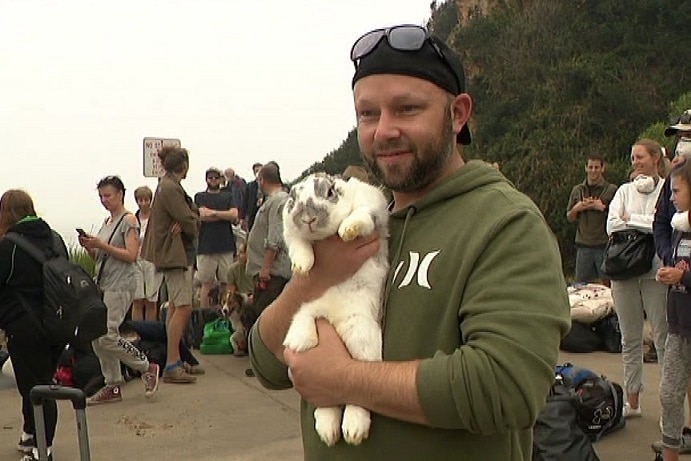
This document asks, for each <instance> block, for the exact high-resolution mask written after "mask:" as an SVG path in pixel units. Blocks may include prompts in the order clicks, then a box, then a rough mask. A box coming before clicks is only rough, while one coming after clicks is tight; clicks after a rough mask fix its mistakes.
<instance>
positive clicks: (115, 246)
mask: <svg viewBox="0 0 691 461" xmlns="http://www.w3.org/2000/svg"><path fill="white" fill-rule="evenodd" d="M97 188H98V195H99V198H100V199H101V204H102V205H103V207H104V208H105V209H106V210H108V211H109V212H110V216H109V217H108V218H107V219H106V220H105V221H104V223H103V225H102V226H101V229H100V230H99V231H98V234H97V235H95V236H91V235H86V233H84V234H85V235H81V233H80V236H79V243H80V245H82V246H83V247H84V248H85V249H86V250H87V251H88V252H89V255H90V256H91V257H92V258H93V259H94V261H96V283H97V284H98V286H99V288H100V289H101V290H102V291H103V302H104V303H105V304H106V307H107V308H108V332H107V333H106V334H105V335H104V336H101V337H100V338H98V339H96V340H94V341H93V343H92V344H93V347H94V352H95V353H96V355H97V356H98V359H99V362H100V363H101V372H102V373H103V377H104V378H105V382H106V385H105V386H104V387H102V388H101V389H100V390H99V391H98V392H96V393H95V394H94V395H92V396H91V397H89V398H88V399H87V404H89V405H97V404H101V403H111V402H119V401H121V400H122V394H121V390H120V386H121V384H122V383H123V377H122V371H121V368H120V362H122V363H124V364H125V365H127V366H129V367H130V368H132V369H133V370H137V371H140V372H141V373H142V375H141V376H142V380H143V381H144V395H145V396H146V397H147V398H149V397H151V396H153V394H154V393H155V392H156V390H157V389H158V372H159V367H158V365H156V364H155V363H149V360H148V359H147V357H146V355H144V353H142V352H141V351H139V350H138V349H137V348H136V347H134V346H133V345H132V344H131V343H130V342H129V341H127V340H125V339H124V338H122V337H121V336H120V333H119V328H120V324H121V323H122V322H123V320H125V315H126V314H127V311H128V310H129V308H130V304H131V303H132V298H133V297H134V290H135V286H136V281H135V265H134V264H135V262H136V260H137V255H138V254H139V222H138V221H137V218H136V217H135V216H134V215H133V214H132V213H130V212H129V211H127V210H126V209H125V205H124V201H125V185H124V184H123V182H122V180H121V179H120V178H119V177H118V176H106V177H105V178H103V179H101V180H100V181H99V182H98V186H97ZM77 232H79V230H78V231H77Z"/></svg>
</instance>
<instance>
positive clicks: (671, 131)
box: [665, 109, 691, 136]
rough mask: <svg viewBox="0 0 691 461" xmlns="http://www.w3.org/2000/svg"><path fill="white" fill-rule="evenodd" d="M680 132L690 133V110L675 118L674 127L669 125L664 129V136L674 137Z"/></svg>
mask: <svg viewBox="0 0 691 461" xmlns="http://www.w3.org/2000/svg"><path fill="white" fill-rule="evenodd" d="M680 131H691V109H686V110H685V111H684V113H683V114H681V115H680V116H679V118H677V121H676V122H675V123H674V125H670V126H668V127H667V128H666V129H665V136H674V135H676V134H677V133H678V132H680Z"/></svg>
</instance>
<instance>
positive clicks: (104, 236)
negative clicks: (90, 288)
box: [0, 147, 290, 461]
mask: <svg viewBox="0 0 691 461" xmlns="http://www.w3.org/2000/svg"><path fill="white" fill-rule="evenodd" d="M158 155H159V157H160V160H161V164H162V166H163V169H164V170H165V174H164V175H163V176H162V177H161V178H160V180H159V183H158V186H157V188H156V191H155V192H154V191H152V190H151V189H150V188H148V187H147V186H141V187H138V188H136V189H135V191H134V198H135V201H136V203H137V207H138V209H137V210H136V212H134V213H131V212H130V211H129V210H127V209H126V208H125V205H124V203H125V194H126V188H125V184H124V183H123V181H122V180H121V179H120V177H118V176H116V175H113V176H106V177H104V178H102V179H101V180H100V181H98V183H97V185H96V191H97V193H98V198H99V200H100V202H101V204H102V206H103V207H104V209H105V210H106V211H107V213H108V215H107V217H106V219H105V220H104V221H103V224H102V225H101V227H100V229H99V230H98V231H97V232H96V233H95V235H90V234H88V233H86V232H84V231H82V230H78V232H79V235H78V242H79V245H80V246H81V247H82V248H83V249H84V251H85V252H86V253H87V254H88V255H89V256H90V257H91V258H92V259H93V261H94V263H95V274H94V280H95V282H96V284H97V286H98V288H99V289H100V290H101V292H102V293H103V303H104V304H105V306H106V308H107V333H106V334H105V335H103V336H101V337H99V338H97V339H95V340H94V341H93V342H92V343H91V345H90V347H91V348H93V352H94V353H95V355H96V357H97V358H98V362H99V364H100V371H101V373H102V376H103V382H104V383H105V384H104V386H103V387H102V388H100V389H99V390H97V391H96V392H95V393H93V394H92V395H90V396H89V397H88V398H87V404H88V405H98V404H105V403H114V402H119V401H121V400H122V385H123V383H124V382H125V377H124V376H123V370H133V371H134V372H135V373H137V374H139V375H140V376H141V379H142V381H143V383H144V395H145V397H146V398H147V399H148V398H151V397H152V396H153V395H154V394H155V393H156V391H157V390H158V387H159V379H160V380H162V381H163V382H164V383H168V384H192V383H194V382H196V380H197V376H198V375H202V374H204V372H205V371H204V369H203V367H202V365H201V364H199V362H198V361H196V359H194V357H193V355H191V353H188V352H186V351H188V349H187V348H186V344H185V343H184V335H185V333H186V331H187V329H188V328H189V323H190V316H191V314H192V308H193V306H195V305H197V304H198V305H199V307H201V308H206V307H208V306H209V304H210V299H211V296H210V295H211V292H212V291H213V289H215V291H216V292H218V291H219V290H220V292H221V293H224V292H226V291H228V292H229V293H230V294H231V295H242V299H243V302H242V303H240V304H233V307H234V308H235V310H234V311H233V312H227V314H228V315H229V317H230V318H231V320H232V321H233V325H234V327H235V328H236V329H237V330H238V333H239V336H237V335H236V338H235V339H236V341H235V343H234V344H235V346H236V350H235V353H236V355H246V354H247V341H246V332H247V331H248V329H249V328H250V327H251V322H252V321H254V320H255V319H256V318H257V317H258V315H259V313H260V312H261V309H262V303H264V305H268V304H269V303H270V302H271V299H270V298H269V296H271V294H272V293H273V296H277V293H278V292H280V289H281V288H282V286H283V285H284V284H285V283H286V282H287V279H288V278H290V263H289V262H288V263H287V265H286V256H285V249H284V245H283V244H282V228H281V216H282V214H281V207H282V204H283V203H284V202H285V198H286V197H287V194H286V192H285V189H286V188H285V186H284V184H283V181H282V179H281V176H280V170H279V166H278V164H276V163H275V162H269V163H267V164H266V165H262V164H259V163H257V164H255V165H253V173H254V174H255V179H254V180H252V181H251V182H250V183H246V182H245V181H244V180H243V179H242V178H240V177H239V176H237V175H235V173H234V171H233V169H231V168H229V169H227V170H226V171H225V172H221V171H220V170H219V169H218V168H214V167H211V168H209V169H208V170H207V171H206V173H205V179H206V183H207V188H206V190H204V191H201V192H198V193H197V194H195V196H194V199H192V198H191V197H190V196H189V195H188V194H187V192H186V191H185V189H184V188H183V186H182V184H181V181H182V180H183V179H185V177H186V176H187V172H188V169H189V154H188V152H187V150H186V149H184V148H179V147H166V148H164V149H162V150H161V151H160V152H159V153H158ZM264 202H266V203H264ZM0 216H2V218H0V236H4V235H6V234H8V233H11V232H13V233H18V234H20V235H22V236H24V237H25V238H27V239H29V240H30V241H31V243H33V244H35V245H37V246H38V247H39V249H40V250H41V251H43V252H45V255H46V257H47V258H53V257H62V258H68V257H69V255H68V251H67V249H66V247H65V244H64V241H63V240H62V238H61V237H59V235H58V234H57V233H56V232H55V231H52V230H51V228H50V226H49V225H48V223H46V222H45V221H43V220H42V219H41V218H39V217H37V216H36V212H35V209H34V205H33V201H32V199H31V197H30V195H29V194H28V193H27V192H25V191H22V190H9V191H7V192H5V193H4V194H3V195H2V197H1V198H0ZM255 222H256V224H255ZM55 236H57V238H58V239H59V242H60V244H59V245H56V244H55V238H56V237H55ZM246 249H248V250H249V253H250V254H251V256H250V257H249V258H248V257H247V256H246V253H247V251H246ZM246 266H247V267H248V268H249V270H246ZM0 268H1V271H2V274H3V278H2V280H3V282H2V283H1V284H0V300H1V301H2V308H1V309H0V329H2V330H4V331H5V332H6V334H7V347H8V350H9V355H10V358H11V360H12V366H13V369H14V374H15V378H16V381H17V387H18V389H19V392H20V395H21V397H22V415H23V419H24V425H23V430H22V433H21V434H20V438H19V442H18V445H17V448H18V450H20V451H21V452H23V453H24V454H25V456H24V458H23V459H24V460H27V461H28V460H34V459H37V456H38V454H37V451H36V440H35V437H36V428H35V421H34V416H33V410H32V408H31V402H30V398H29V391H30V390H31V388H32V387H33V386H35V385H37V384H48V383H52V382H53V381H54V379H55V372H56V366H57V364H58V359H59V357H60V355H61V354H62V353H63V351H64V350H65V346H66V344H54V343H53V342H52V341H49V340H47V339H46V337H45V336H44V335H42V334H41V328H40V325H37V324H36V318H40V312H41V304H42V302H43V291H42V284H41V283H40V282H41V280H42V267H41V264H40V263H39V262H37V261H35V260H33V259H32V258H31V257H30V256H29V255H28V254H27V253H26V252H25V251H24V250H23V249H22V248H20V247H19V246H17V245H16V244H14V243H12V242H10V241H9V240H8V239H2V240H0ZM197 286H198V290H195V288H197ZM195 291H197V292H198V293H199V295H198V299H199V300H198V302H195V299H194V298H195ZM221 297H222V296H221ZM218 298H219V297H217V299H216V301H217V300H218ZM164 300H165V302H164V303H162V301H164ZM252 300H258V302H256V303H252ZM159 305H160V306H159ZM162 306H165V312H161V309H160V307H162ZM27 309H29V310H32V311H33V314H32V313H31V312H29V311H27ZM126 318H130V319H131V320H132V322H130V323H129V324H128V325H124V321H125V320H126ZM147 323H149V324H148V325H147ZM151 323H154V324H156V323H158V324H160V325H164V327H162V328H160V329H159V327H157V326H156V325H152V324H151ZM123 327H124V328H127V330H128V334H127V335H124V334H122V330H123ZM129 330H134V331H135V332H137V333H139V336H143V335H142V333H146V334H147V335H148V336H147V338H146V339H151V338H153V337H156V339H157V340H159V341H160V340H163V341H165V342H166V351H165V355H164V356H165V365H163V364H161V366H159V364H157V363H154V362H153V361H152V360H150V358H149V357H147V355H146V353H145V352H144V351H141V350H139V349H138V348H137V347H136V346H135V345H134V344H133V343H132V342H131V341H130V340H129V338H130V335H131V333H132V332H131V331H129ZM148 332H154V333H155V334H154V335H153V336H152V335H149V334H148ZM161 338H162V339H161ZM142 339H144V338H142ZM87 347H88V346H87ZM44 412H45V425H46V436H47V440H46V442H47V446H48V454H49V458H50V459H52V445H53V438H54V436H55V427H56V424H57V406H56V405H55V402H53V401H47V402H46V404H45V409H44Z"/></svg>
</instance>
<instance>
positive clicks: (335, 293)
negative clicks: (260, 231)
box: [283, 174, 388, 446]
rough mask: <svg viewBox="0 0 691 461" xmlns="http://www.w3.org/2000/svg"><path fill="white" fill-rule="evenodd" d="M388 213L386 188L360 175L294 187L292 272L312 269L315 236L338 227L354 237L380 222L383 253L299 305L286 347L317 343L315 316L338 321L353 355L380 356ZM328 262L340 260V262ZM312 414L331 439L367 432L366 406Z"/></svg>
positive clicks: (288, 228) (288, 217)
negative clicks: (322, 292)
mask: <svg viewBox="0 0 691 461" xmlns="http://www.w3.org/2000/svg"><path fill="white" fill-rule="evenodd" d="M387 220H388V213H387V209H386V198H385V197H384V194H383V193H382V192H381V191H380V190H379V189H378V188H376V187H374V186H372V185H370V184H367V183H364V182H361V181H359V180H357V179H355V178H351V179H350V180H348V181H347V182H346V181H345V180H343V179H340V178H335V177H332V176H328V175H324V174H316V175H311V176H308V177H307V178H306V179H304V180H303V181H302V182H300V183H298V184H296V185H295V186H293V188H292V189H291V192H290V198H289V200H288V202H287V203H286V206H285V208H284V210H283V229H284V230H283V235H284V238H285V243H286V245H287V247H288V254H289V256H290V260H291V262H292V266H293V272H295V273H307V272H309V270H310V269H311V268H312V265H313V264H314V253H313V250H312V242H313V241H316V240H320V239H323V238H325V237H328V236H331V235H333V234H335V233H336V232H338V235H339V236H340V237H341V238H342V239H343V240H345V241H349V240H353V239H355V238H356V237H358V236H361V235H368V234H370V233H371V232H372V231H374V230H375V229H378V230H379V233H380V236H381V240H382V241H381V245H380V248H379V252H378V253H377V254H376V255H375V256H373V257H372V258H370V259H369V260H367V261H366V262H365V263H364V264H363V265H362V267H361V268H360V269H359V270H358V272H357V273H356V274H355V275H353V276H352V277H351V278H349V279H348V280H346V281H345V282H343V283H341V284H339V285H336V286H334V287H331V288H330V289H329V290H327V291H326V292H325V293H324V295H323V296H322V297H320V298H319V299H316V300H314V301H311V302H308V303H305V304H303V305H302V306H301V307H300V309H299V310H298V312H297V313H296V314H295V316H294V317H293V321H292V323H291V325H290V328H289V329H288V332H287V334H286V337H285V340H284V341H283V345H284V346H286V347H288V348H289V349H292V350H294V351H298V352H300V351H304V350H307V349H310V348H312V347H314V346H316V345H317V343H318V337H317V329H316V324H315V319H317V318H325V319H326V320H328V321H329V322H330V323H331V324H332V325H333V326H334V327H335V329H336V331H337V332H338V335H339V336H340V337H341V339H342V340H343V342H344V344H345V346H346V347H347V349H348V351H349V352H350V354H351V355H352V356H353V358H355V359H356V360H370V361H374V360H381V358H382V357H381V355H382V352H381V351H382V336H381V325H380V320H381V309H382V298H383V292H384V281H385V279H386V274H387V271H388V257H387V255H388V247H387V242H386V239H387V237H388V226H387ZM331 263H332V264H338V261H332V262H331ZM325 365H327V364H325ZM327 366H328V365H327ZM341 413H343V421H342V423H341ZM314 419H315V429H316V430H317V432H318V433H319V436H320V437H321V439H322V440H323V441H324V443H326V444H327V445H329V446H333V445H334V444H335V443H336V442H338V440H339V439H340V436H341V430H342V431H343V438H344V439H345V441H346V442H348V443H350V444H353V445H358V444H360V443H361V442H362V441H363V440H365V439H366V438H367V437H368V436H369V428H370V413H369V411H368V410H367V409H365V408H362V407H358V406H355V405H346V406H345V411H343V409H342V408H341V407H327V408H317V409H315V410H314Z"/></svg>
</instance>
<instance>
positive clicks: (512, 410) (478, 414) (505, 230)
mask: <svg viewBox="0 0 691 461" xmlns="http://www.w3.org/2000/svg"><path fill="white" fill-rule="evenodd" d="M459 319H460V329H461V334H462V338H463V344H462V345H461V346H460V347H459V348H457V349H456V350H455V351H453V352H452V353H443V352H441V351H439V352H437V353H436V354H435V355H434V357H432V358H429V359H425V360H423V361H422V362H421V363H420V366H419V369H418V377H417V385H418V396H419V399H420V403H421V406H422V409H423V411H424V413H425V415H426V417H427V419H428V421H429V422H430V424H431V425H432V426H433V427H438V428H446V429H463V430H467V431H469V432H472V433H479V434H496V433H498V432H505V431H506V430H507V429H508V430H521V429H529V428H531V427H532V426H533V424H534V422H535V420H536V418H537V416H538V413H539V412H540V410H541V409H542V407H543V406H544V404H545V398H546V396H547V394H548V392H549V389H550V387H551V385H552V384H553V382H554V367H555V365H556V363H557V360H558V356H559V343H560V340H561V338H562V337H563V336H564V335H565V334H566V332H567V331H568V329H569V325H570V309H569V301H568V297H567V291H566V283H565V281H564V278H563V275H562V271H561V259H560V255H559V249H558V246H557V243H556V239H555V237H554V235H553V234H552V233H551V231H550V230H549V228H548V227H547V224H546V223H545V221H544V219H543V218H542V216H540V214H539V212H538V211H537V209H532V208H531V209H528V207H523V208H522V209H515V208H514V209H513V210H508V211H507V212H506V213H504V214H503V216H502V218H501V220H500V221H499V222H498V223H496V224H494V226H493V227H492V228H491V232H490V233H489V237H488V239H487V240H486V241H485V246H484V248H483V249H482V250H481V253H480V255H479V257H478V259H477V261H475V262H474V264H473V268H472V271H471V272H470V275H469V277H468V279H467V282H466V283H465V285H464V290H463V294H462V298H461V306H460V310H459Z"/></svg>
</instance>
